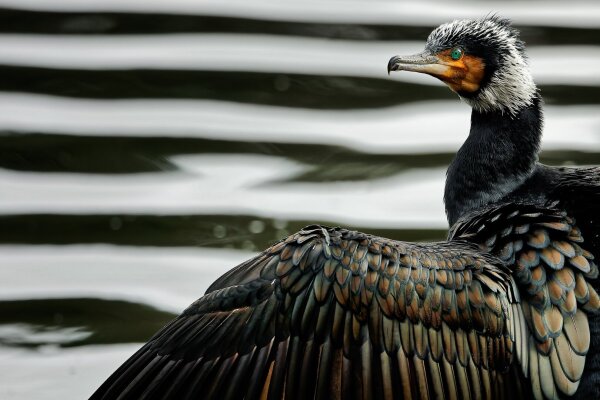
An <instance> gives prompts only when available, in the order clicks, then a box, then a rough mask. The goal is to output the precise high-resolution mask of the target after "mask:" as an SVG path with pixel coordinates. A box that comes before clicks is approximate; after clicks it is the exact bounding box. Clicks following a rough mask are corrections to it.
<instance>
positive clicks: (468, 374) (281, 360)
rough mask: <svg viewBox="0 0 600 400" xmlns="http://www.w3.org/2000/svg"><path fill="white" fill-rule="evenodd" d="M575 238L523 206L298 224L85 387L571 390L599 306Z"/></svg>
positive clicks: (295, 392)
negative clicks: (430, 217)
mask: <svg viewBox="0 0 600 400" xmlns="http://www.w3.org/2000/svg"><path fill="white" fill-rule="evenodd" d="M580 239H581V238H580V235H578V234H577V230H576V226H575V225H574V221H573V220H572V219H570V218H568V217H566V216H565V215H564V214H562V213H560V212H559V211H556V210H550V211H548V210H546V209H544V210H540V209H538V208H535V207H533V206H532V207H522V208H517V209H515V208H514V207H512V208H511V207H505V208H499V209H494V210H492V211H489V212H486V213H483V214H481V215H480V216H479V217H478V218H473V219H471V221H470V222H467V223H461V222H459V224H458V227H457V228H455V230H454V231H453V236H452V237H451V240H450V241H448V242H441V243H430V244H409V243H404V242H397V241H393V240H389V239H383V238H379V237H374V236H370V235H365V234H362V233H358V232H352V231H346V230H342V229H339V228H324V227H320V226H310V227H306V228H304V229H303V230H302V231H300V232H298V233H296V234H294V235H292V236H290V237H288V238H287V239H285V240H283V241H281V242H280V243H277V244H275V245H274V246H272V247H271V248H269V249H267V250H265V251H264V252H263V253H261V254H259V255H258V256H256V257H255V258H253V259H251V260H249V261H247V262H245V263H243V264H240V265H239V266H238V267H236V268H234V269H233V270H231V271H230V272H228V273H227V274H225V275H224V276H223V277H222V278H220V279H219V280H217V282H215V283H214V284H213V285H211V287H210V288H209V290H208V291H207V294H206V295H205V296H203V297H202V298H200V299H199V300H198V301H196V302H195V303H193V304H192V305H191V306H190V307H188V309H187V310H185V311H184V313H183V314H182V315H181V316H179V317H178V318H176V319H175V320H174V321H172V322H171V323H170V324H169V325H167V326H166V327H165V328H163V330H161V331H160V332H158V333H157V334H156V335H155V336H154V337H153V338H152V339H151V340H150V341H149V342H148V343H147V344H146V345H144V346H143V347H142V348H141V349H140V350H139V351H138V352H137V353H136V354H135V355H134V356H132V358H131V359H130V360H128V361H127V362H126V363H125V364H124V365H123V366H122V367H121V368H119V369H118V370H117V371H116V372H115V373H114V374H113V375H112V376H111V377H110V378H109V379H108V380H107V381H106V382H105V383H104V384H103V385H102V386H101V387H100V389H98V391H97V392H96V393H95V394H94V395H93V396H92V398H93V399H116V398H123V399H126V398H165V399H166V398H197V397H201V398H246V399H255V398H269V399H280V398H284V397H285V398H286V399H295V398H302V399H304V398H324V399H325V398H338V399H341V398H343V399H358V398H361V399H363V398H364V399H368V398H388V399H389V398H404V399H418V398H422V399H431V398H444V397H445V398H473V399H478V398H493V397H497V396H508V395H510V396H511V397H518V395H526V394H527V393H528V392H531V393H533V394H534V395H535V397H537V398H543V397H547V398H555V397H558V396H560V395H561V394H572V393H573V392H574V391H575V390H576V389H577V385H578V382H579V379H580V378H581V373H582V370H583V364H584V362H585V354H586V353H587V351H588V349H589V342H590V334H589V326H588V320H587V315H586V313H587V312H590V311H591V310H595V309H597V308H598V307H599V306H600V304H599V303H600V301H599V299H598V295H597V293H596V292H595V291H594V289H593V288H592V287H591V286H590V285H589V282H588V280H589V279H590V276H595V275H597V274H598V272H597V267H596V265H595V264H594V262H593V257H592V256H591V254H590V253H588V252H586V251H585V250H584V249H582V247H581V246H583V247H585V246H584V245H585V243H582V241H581V240H580ZM575 242H577V243H579V244H577V243H575ZM487 252H489V253H491V254H487ZM548 374H549V375H548ZM542 375H543V376H551V377H552V379H550V380H549V381H548V379H540V377H541V376H542ZM524 376H529V377H530V379H531V382H530V383H529V384H523V385H521V384H519V385H515V384H514V383H512V382H513V381H514V379H522V378H523V377H524ZM515 377H517V378H515ZM523 391H524V392H523Z"/></svg>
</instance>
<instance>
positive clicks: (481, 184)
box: [444, 96, 542, 225]
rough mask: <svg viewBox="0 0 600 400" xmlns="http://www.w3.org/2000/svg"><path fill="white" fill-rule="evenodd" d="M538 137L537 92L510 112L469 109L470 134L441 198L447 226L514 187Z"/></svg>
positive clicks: (530, 165)
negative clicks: (513, 111) (532, 98)
mask: <svg viewBox="0 0 600 400" xmlns="http://www.w3.org/2000/svg"><path fill="white" fill-rule="evenodd" d="M541 136H542V108H541V101H540V99H539V98H538V97H537V96H536V98H535V100H534V101H533V103H532V104H531V105H529V106H527V107H525V108H523V109H522V110H520V111H519V112H518V113H516V114H515V115H508V114H502V113H501V112H499V111H489V112H479V111H475V110H473V112H472V114H471V132H470V133H469V137H468V138H467V140H466V141H465V143H464V144H463V145H462V147H461V148H460V149H459V150H458V153H456V157H455V158H454V160H453V161H452V163H451V164H450V167H449V168H448V172H447V178H446V190H445V192H444V202H445V204H446V215H447V217H448V222H449V223H450V225H452V224H454V223H455V222H456V221H457V220H458V219H459V218H460V217H461V216H463V215H465V214H466V213H468V212H470V211H473V210H476V209H477V208H479V207H481V206H484V205H486V204H489V203H492V202H495V201H498V200H500V199H502V198H503V197H505V196H506V195H507V194H509V193H511V192H512V191H514V190H515V189H516V188H517V187H519V186H520V185H521V184H522V183H523V182H524V181H525V179H527V177H528V176H530V175H531V174H532V173H533V170H534V168H535V164H536V162H537V159H538V153H539V145H540V139H541Z"/></svg>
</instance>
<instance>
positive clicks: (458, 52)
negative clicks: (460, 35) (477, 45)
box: [450, 47, 463, 61]
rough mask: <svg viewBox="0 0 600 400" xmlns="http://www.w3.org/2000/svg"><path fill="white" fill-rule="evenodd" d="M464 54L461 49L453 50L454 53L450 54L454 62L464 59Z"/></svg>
mask: <svg viewBox="0 0 600 400" xmlns="http://www.w3.org/2000/svg"><path fill="white" fill-rule="evenodd" d="M462 55H463V52H462V50H461V49H460V48H458V47H457V48H455V49H452V52H451V53H450V57H452V59H453V60H455V61H456V60H460V58H461V57H462Z"/></svg>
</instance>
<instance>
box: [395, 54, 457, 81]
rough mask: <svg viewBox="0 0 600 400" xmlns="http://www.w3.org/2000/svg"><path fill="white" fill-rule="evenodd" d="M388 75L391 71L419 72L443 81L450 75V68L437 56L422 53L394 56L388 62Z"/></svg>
mask: <svg viewBox="0 0 600 400" xmlns="http://www.w3.org/2000/svg"><path fill="white" fill-rule="evenodd" d="M387 68H388V74H389V73H390V72H392V71H413V72H421V73H425V74H429V75H432V76H435V77H436V78H440V79H444V78H446V77H448V75H450V72H451V70H452V67H451V66H450V65H448V64H447V63H446V62H445V61H443V60H441V59H440V58H439V57H438V56H436V55H434V54H432V53H430V52H429V51H424V52H422V53H419V54H414V55H411V56H394V57H392V58H391V59H390V61H389V62H388V67H387Z"/></svg>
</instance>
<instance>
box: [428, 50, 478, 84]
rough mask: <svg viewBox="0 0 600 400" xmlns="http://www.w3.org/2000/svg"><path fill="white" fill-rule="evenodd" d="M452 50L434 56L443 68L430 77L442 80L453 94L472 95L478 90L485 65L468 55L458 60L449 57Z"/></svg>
mask: <svg viewBox="0 0 600 400" xmlns="http://www.w3.org/2000/svg"><path fill="white" fill-rule="evenodd" d="M451 52H452V50H444V51H442V52H440V53H438V54H436V56H437V57H438V59H439V63H440V65H443V66H444V67H445V68H437V71H435V72H434V73H431V75H433V76H435V77H436V78H438V79H440V80H442V81H443V82H444V83H446V84H447V85H448V86H449V87H450V89H452V90H453V91H455V92H457V93H458V92H468V93H473V92H476V91H477V90H478V89H479V86H480V84H481V80H482V79H483V75H484V70H485V64H484V62H483V59H481V58H479V57H475V56H470V55H468V54H465V55H463V56H462V57H461V58H460V59H458V60H453V59H452V57H451V56H450V53H451Z"/></svg>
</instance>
